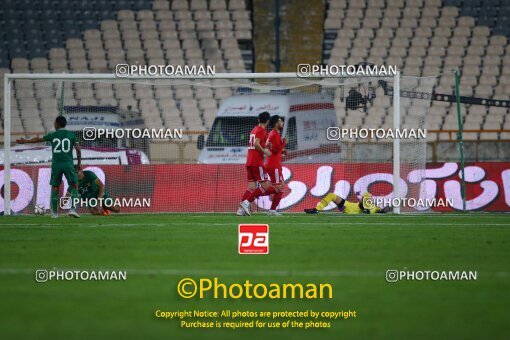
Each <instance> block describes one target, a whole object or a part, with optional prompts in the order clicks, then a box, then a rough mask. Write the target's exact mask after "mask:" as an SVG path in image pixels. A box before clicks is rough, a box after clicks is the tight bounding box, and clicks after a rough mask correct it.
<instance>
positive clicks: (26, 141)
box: [16, 137, 44, 144]
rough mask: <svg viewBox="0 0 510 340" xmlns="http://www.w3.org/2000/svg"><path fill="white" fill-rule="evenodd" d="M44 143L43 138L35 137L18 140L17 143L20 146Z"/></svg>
mask: <svg viewBox="0 0 510 340" xmlns="http://www.w3.org/2000/svg"><path fill="white" fill-rule="evenodd" d="M42 142H44V139H43V138H42V137H33V138H30V139H25V138H19V139H16V143H18V144H33V143H42Z"/></svg>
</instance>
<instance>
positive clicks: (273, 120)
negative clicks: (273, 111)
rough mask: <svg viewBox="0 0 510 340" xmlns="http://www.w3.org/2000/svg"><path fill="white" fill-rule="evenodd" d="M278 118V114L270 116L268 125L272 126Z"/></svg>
mask: <svg viewBox="0 0 510 340" xmlns="http://www.w3.org/2000/svg"><path fill="white" fill-rule="evenodd" d="M280 119H281V117H280V116H278V115H274V116H271V119H269V126H271V127H274V126H275V125H276V123H278V121H279V120H280Z"/></svg>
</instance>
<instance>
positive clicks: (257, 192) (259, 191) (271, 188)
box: [247, 185, 276, 202]
mask: <svg viewBox="0 0 510 340" xmlns="http://www.w3.org/2000/svg"><path fill="white" fill-rule="evenodd" d="M275 192H276V189H275V188H274V186H272V185H270V186H269V187H268V188H267V190H266V189H264V188H263V187H258V188H257V189H255V191H253V193H252V194H251V195H250V197H248V198H247V200H248V201H250V202H253V201H254V200H255V198H258V197H260V196H267V195H271V194H274V193H275Z"/></svg>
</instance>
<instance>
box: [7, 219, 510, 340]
mask: <svg viewBox="0 0 510 340" xmlns="http://www.w3.org/2000/svg"><path fill="white" fill-rule="evenodd" d="M240 223H267V224H269V226H270V240H269V243H270V253H269V254H268V255H239V254H238V249H237V247H238V224H240ZM37 269H45V270H54V269H56V270H80V271H81V270H89V271H105V270H122V271H124V270H125V271H126V273H127V279H126V280H125V281H80V280H71V281H63V280H52V281H49V282H46V283H38V282H36V280H35V271H36V270H37ZM390 269H396V270H401V271H429V270H430V271H476V273H477V277H476V280H458V281H453V280H402V281H399V282H395V283H389V282H387V281H386V278H385V275H386V271H387V270H390ZM188 277H189V278H193V279H196V280H198V279H200V278H209V279H213V278H215V277H217V278H218V280H219V281H221V282H222V283H225V284H229V285H230V284H233V283H244V282H245V281H246V280H250V282H251V283H254V284H255V283H264V284H268V285H269V284H270V283H302V284H306V283H316V284H319V283H329V284H331V285H332V286H333V298H331V299H329V298H325V299H291V298H288V299H273V300H272V299H247V298H241V299H232V298H227V299H223V298H219V299H214V298H213V297H212V296H211V295H206V296H205V297H204V298H203V299H199V298H198V297H195V298H191V299H184V298H182V297H180V296H179V295H178V294H177V285H178V282H179V281H180V280H181V279H183V278H188ZM0 301H1V308H0V313H1V314H0V319H1V325H2V326H1V331H0V332H1V337H2V338H3V339H16V338H23V339H56V338H65V339H72V338H82V339H91V338H137V339H140V338H155V337H158V338H163V337H164V338H169V339H181V338H184V339H195V338H197V339H199V338H212V339H244V338H249V339H251V338H253V339H260V338H262V337H265V338H268V339H273V338H277V339H299V338H315V339H340V338H357V339H368V338H369V339H373V338H385V339H417V338H423V339H425V338H427V339H428V338H449V339H480V338H483V339H498V338H500V339H503V338H506V339H507V338H508V311H509V306H510V215H507V214H425V215H400V216H394V215H382V216H381V215H378V216H367V215H363V216H343V215H339V214H334V213H325V214H322V215H319V216H307V215H302V214H289V215H286V216H284V217H268V216H266V215H258V214H255V215H253V216H251V217H237V216H232V215H227V214H152V215H149V214H147V215H115V216H108V217H92V216H82V218H80V219H71V218H68V217H66V216H63V217H60V218H59V219H57V220H53V219H51V218H49V216H12V217H1V218H0ZM157 310H161V311H178V310H179V311H185V310H191V311H193V310H197V311H198V310H199V311H222V310H231V311H256V312H262V311H271V312H273V311H306V310H313V311H318V312H322V311H342V310H343V311H348V310H351V311H356V317H355V318H354V317H351V318H348V319H337V320H328V319H321V318H319V319H318V320H319V321H320V320H322V321H324V322H330V328H312V329H308V330H304V329H301V328H287V329H284V328H282V327H280V328H271V329H269V328H252V329H246V328H239V329H235V330H234V329H225V328H222V329H194V328H183V327H181V320H179V319H177V320H175V319H162V318H157V317H156V316H155V312H156V311H157ZM308 319H309V318H308ZM308 319H307V318H302V319H300V320H298V321H302V322H306V321H307V320H308ZM190 320H200V319H190ZM243 320H244V321H246V322H248V321H250V320H252V319H250V318H246V319H236V320H235V321H243ZM275 320H276V321H280V322H284V321H285V320H287V318H281V319H271V320H270V321H272V322H273V321H275ZM293 320H297V319H293ZM266 321H267V320H266ZM268 324H269V323H268Z"/></svg>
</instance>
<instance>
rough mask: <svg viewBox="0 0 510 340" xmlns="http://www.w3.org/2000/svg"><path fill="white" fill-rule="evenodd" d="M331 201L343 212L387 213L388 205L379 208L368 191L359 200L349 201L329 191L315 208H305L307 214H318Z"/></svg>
mask: <svg viewBox="0 0 510 340" xmlns="http://www.w3.org/2000/svg"><path fill="white" fill-rule="evenodd" d="M331 202H334V203H335V204H336V205H337V207H338V209H339V210H340V211H341V212H343V213H344V214H384V213H387V212H388V210H389V209H390V207H385V208H382V209H381V208H379V207H378V206H376V205H375V204H374V201H373V198H372V195H371V194H370V193H368V192H365V193H364V194H363V197H362V199H361V201H359V202H349V201H346V200H344V199H343V198H342V197H340V196H338V195H335V194H333V193H329V194H327V195H326V197H324V198H323V199H321V200H320V202H319V203H317V206H316V207H315V208H311V209H305V213H307V214H318V213H319V211H322V210H323V209H324V208H325V207H327V206H328V205H329V204H330V203H331Z"/></svg>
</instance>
